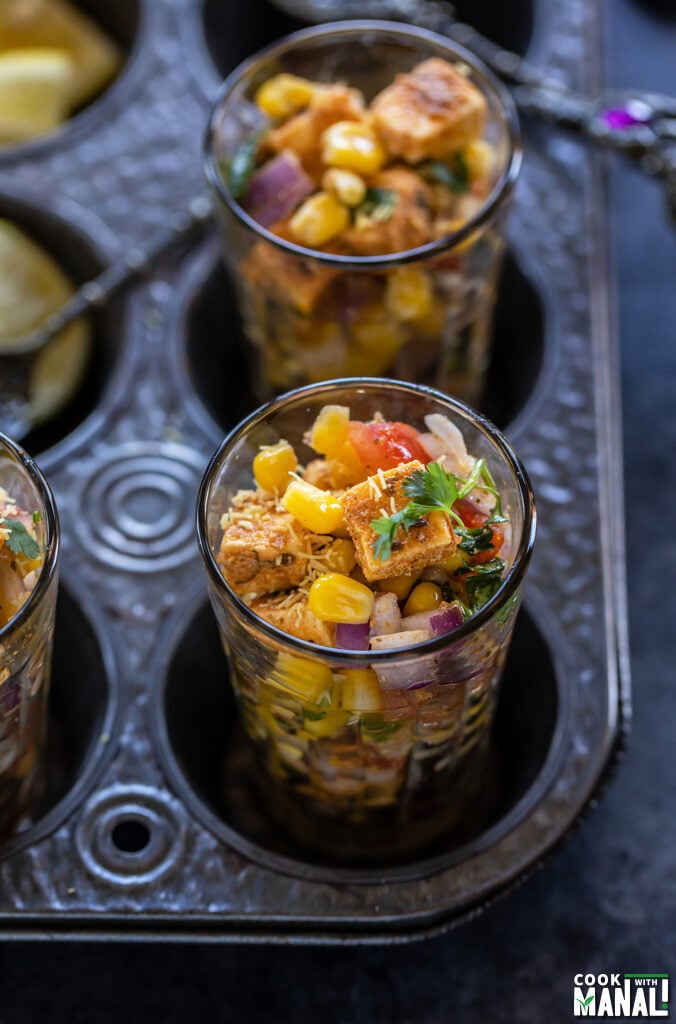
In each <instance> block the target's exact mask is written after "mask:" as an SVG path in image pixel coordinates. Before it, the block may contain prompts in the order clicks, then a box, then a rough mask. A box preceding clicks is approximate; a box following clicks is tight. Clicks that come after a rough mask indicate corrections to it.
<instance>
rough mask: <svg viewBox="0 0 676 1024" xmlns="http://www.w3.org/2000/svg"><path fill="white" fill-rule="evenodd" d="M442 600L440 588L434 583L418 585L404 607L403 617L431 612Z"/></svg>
mask: <svg viewBox="0 0 676 1024" xmlns="http://www.w3.org/2000/svg"><path fill="white" fill-rule="evenodd" d="M443 599H444V598H443V594H442V593H441V587H438V586H437V585H436V583H419V584H418V586H417V587H416V588H415V590H414V591H413V592H412V593H411V596H410V597H409V599H408V601H407V602H406V604H405V605H404V615H416V614H417V613H418V612H433V611H434V609H435V608H438V607H439V605H440V604H441V602H442V601H443Z"/></svg>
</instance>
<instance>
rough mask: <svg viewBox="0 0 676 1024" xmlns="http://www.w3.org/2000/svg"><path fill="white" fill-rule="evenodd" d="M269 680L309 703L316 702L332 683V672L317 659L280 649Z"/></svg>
mask: <svg viewBox="0 0 676 1024" xmlns="http://www.w3.org/2000/svg"><path fill="white" fill-rule="evenodd" d="M269 681H270V682H271V683H272V684H273V685H275V686H281V687H282V688H283V689H284V690H288V691H290V692H291V693H293V694H295V695H296V696H298V697H301V698H302V699H303V700H306V701H309V702H310V703H311V704H317V703H318V701H319V700H320V698H321V697H322V696H323V695H324V694H325V693H326V691H327V690H328V689H329V688H330V687H331V686H332V685H333V673H332V672H331V669H330V668H329V666H328V665H323V664H322V663H321V662H319V661H310V660H309V659H308V658H299V657H298V656H297V655H295V654H288V653H287V652H286V651H280V652H279V654H278V655H277V662H276V664H275V667H274V669H273V671H272V674H271V676H270V680H269Z"/></svg>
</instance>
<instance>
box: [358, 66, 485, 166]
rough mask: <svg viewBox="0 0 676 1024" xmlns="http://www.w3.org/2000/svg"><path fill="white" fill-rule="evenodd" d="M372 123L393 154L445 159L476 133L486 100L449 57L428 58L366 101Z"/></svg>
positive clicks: (414, 160)
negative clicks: (371, 114)
mask: <svg viewBox="0 0 676 1024" xmlns="http://www.w3.org/2000/svg"><path fill="white" fill-rule="evenodd" d="M371 111H372V113H373V118H374V123H375V127H376V129H377V131H378V134H379V135H380V137H381V139H382V140H383V142H384V143H385V146H386V147H387V149H388V150H389V151H390V153H391V154H392V155H393V156H400V157H403V158H404V160H407V161H409V163H419V162H420V161H421V160H430V159H432V160H444V159H446V158H448V157H450V156H451V155H452V154H453V153H456V152H457V151H458V150H459V149H462V148H463V147H464V146H466V145H467V144H468V143H469V142H472V141H473V140H474V139H477V138H479V137H480V136H481V134H482V132H483V129H484V123H485V120H486V100H485V98H484V96H483V93H482V92H481V91H480V90H479V89H477V87H476V86H475V85H474V84H473V83H472V82H471V81H470V80H469V79H468V78H466V77H465V75H463V74H461V73H460V72H459V71H457V70H456V69H455V68H454V67H453V65H452V64H449V62H448V61H445V60H442V59H441V58H440V57H431V58H430V59H429V60H426V61H423V63H422V64H419V65H418V66H417V67H416V68H414V69H413V71H411V72H409V73H408V74H401V75H397V76H396V78H395V80H394V82H393V83H392V84H391V85H389V86H387V88H386V89H383V91H382V92H381V93H379V94H378V95H377V96H376V98H375V99H374V100H373V103H372V104H371Z"/></svg>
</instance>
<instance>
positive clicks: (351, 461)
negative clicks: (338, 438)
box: [333, 441, 368, 484]
mask: <svg viewBox="0 0 676 1024" xmlns="http://www.w3.org/2000/svg"><path fill="white" fill-rule="evenodd" d="M333 459H334V461H335V462H336V463H338V465H339V467H340V469H341V470H342V473H343V475H344V476H345V477H346V478H349V479H350V481H351V482H352V483H355V484H358V483H360V482H361V481H362V480H365V479H366V477H367V476H368V473H367V472H366V469H365V468H364V463H363V462H362V461H361V459H360V458H359V456H358V455H357V451H356V449H355V447H354V445H353V444H352V442H351V441H346V442H345V443H344V444H343V445H341V447H340V449H339V450H338V451H337V452H336V454H335V455H334V456H333Z"/></svg>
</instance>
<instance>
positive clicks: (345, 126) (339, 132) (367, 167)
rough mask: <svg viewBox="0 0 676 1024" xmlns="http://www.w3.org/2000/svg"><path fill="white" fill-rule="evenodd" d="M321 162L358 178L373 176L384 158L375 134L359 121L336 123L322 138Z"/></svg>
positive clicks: (384, 155)
mask: <svg viewBox="0 0 676 1024" xmlns="http://www.w3.org/2000/svg"><path fill="white" fill-rule="evenodd" d="M321 142H322V160H323V161H324V163H325V164H328V166H329V167H343V168H346V169H347V170H350V171H357V173H358V174H375V172H376V171H379V170H380V168H381V167H382V166H383V164H384V163H385V160H386V158H387V155H386V153H385V150H384V148H383V146H382V143H381V142H380V140H379V139H378V137H377V135H376V134H375V132H374V131H373V130H372V129H371V128H369V126H368V125H366V124H361V123H360V122H358V121H337V122H336V123H335V124H332V125H331V126H330V127H329V128H327V129H326V131H325V132H324V133H323V134H322V138H321Z"/></svg>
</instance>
